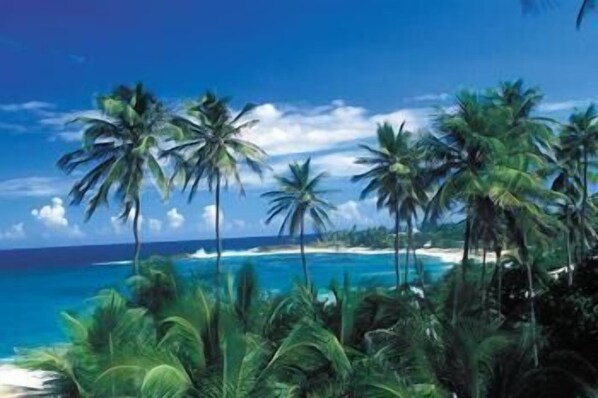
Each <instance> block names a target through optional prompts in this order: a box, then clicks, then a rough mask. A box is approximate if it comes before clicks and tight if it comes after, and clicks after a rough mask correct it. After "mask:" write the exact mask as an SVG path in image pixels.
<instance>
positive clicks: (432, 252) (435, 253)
mask: <svg viewBox="0 0 598 398" xmlns="http://www.w3.org/2000/svg"><path fill="white" fill-rule="evenodd" d="M305 252H306V253H311V254H313V253H329V254H335V253H336V254H357V255H375V254H392V253H394V250H392V249H370V248H366V247H344V246H338V247H334V246H328V247H318V246H307V247H306V248H305ZM401 253H402V254H404V253H405V250H401ZM281 254H299V247H298V246H296V247H285V248H283V249H280V250H277V249H274V250H263V249H259V248H256V249H249V250H239V251H225V252H223V253H222V257H261V256H272V255H281ZM417 254H420V255H423V256H431V257H437V258H439V259H440V261H442V262H445V263H458V262H460V261H461V257H462V255H463V250H462V249H458V248H455V249H438V248H423V249H418V250H417ZM189 257H190V258H197V259H205V258H215V257H216V253H206V252H205V251H204V250H203V249H199V250H198V251H197V252H195V253H193V254H191V255H189ZM487 257H488V258H487V259H488V261H493V258H494V257H493V255H492V254H491V253H488V256H487Z"/></svg>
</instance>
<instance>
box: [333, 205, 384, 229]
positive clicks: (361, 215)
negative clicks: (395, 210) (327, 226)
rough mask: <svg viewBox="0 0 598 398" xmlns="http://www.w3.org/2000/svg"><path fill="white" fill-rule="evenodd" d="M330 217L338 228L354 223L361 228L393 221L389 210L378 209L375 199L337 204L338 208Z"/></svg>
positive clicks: (347, 226) (348, 226)
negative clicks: (389, 215)
mask: <svg viewBox="0 0 598 398" xmlns="http://www.w3.org/2000/svg"><path fill="white" fill-rule="evenodd" d="M330 218H331V220H332V222H333V223H334V226H335V228H337V229H343V228H351V227H352V226H354V225H356V226H357V227H359V228H364V227H375V226H379V225H385V224H388V223H389V221H391V219H390V218H389V217H388V212H387V211H385V210H382V211H378V209H377V208H376V200H375V199H367V200H363V201H355V200H349V201H347V202H344V203H342V204H340V205H337V206H336V210H333V211H332V212H331V213H330Z"/></svg>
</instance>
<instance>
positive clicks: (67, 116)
mask: <svg viewBox="0 0 598 398" xmlns="http://www.w3.org/2000/svg"><path fill="white" fill-rule="evenodd" d="M78 117H90V118H98V119H103V118H105V116H104V114H103V113H102V112H100V111H99V110H96V109H87V110H79V111H72V112H49V113H48V114H46V115H45V117H43V118H41V119H40V120H39V123H40V124H42V125H44V126H50V127H55V128H60V129H62V128H64V126H65V125H67V124H69V123H72V122H73V121H74V120H75V119H76V118H78Z"/></svg>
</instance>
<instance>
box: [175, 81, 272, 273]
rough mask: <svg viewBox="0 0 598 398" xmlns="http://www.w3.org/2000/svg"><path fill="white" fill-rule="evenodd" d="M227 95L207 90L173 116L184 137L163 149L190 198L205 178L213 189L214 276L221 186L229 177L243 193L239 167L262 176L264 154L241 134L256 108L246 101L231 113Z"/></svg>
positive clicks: (219, 250)
mask: <svg viewBox="0 0 598 398" xmlns="http://www.w3.org/2000/svg"><path fill="white" fill-rule="evenodd" d="M228 103H229V98H218V97H217V96H216V95H215V94H214V93H212V92H210V91H208V92H207V93H206V94H205V95H204V96H203V97H202V98H201V99H200V100H199V101H198V102H197V103H195V104H193V105H192V106H191V107H190V108H189V109H188V115H187V116H179V117H176V118H175V120H174V123H175V124H176V125H177V126H179V127H180V128H181V129H182V130H183V134H184V136H183V138H182V140H179V142H177V143H176V144H175V145H174V146H173V147H172V148H170V149H168V150H167V151H165V152H164V156H170V157H171V158H172V159H173V160H174V163H175V170H176V172H175V176H181V177H182V178H183V179H184V189H186V188H189V201H191V200H193V197H194V196H195V194H196V192H197V190H198V188H199V186H200V182H202V181H203V180H206V182H207V185H208V188H209V190H210V191H211V192H214V200H215V207H216V215H215V224H214V230H215V234H216V275H220V273H221V267H220V260H221V257H222V240H221V237H220V228H221V225H220V224H221V221H222V220H221V204H220V194H221V190H222V187H223V185H224V187H225V188H226V187H227V186H228V184H229V182H230V181H231V180H232V181H233V182H235V183H236V184H237V185H238V186H239V188H240V191H241V194H242V195H243V194H244V189H243V182H242V181H241V176H240V173H239V171H240V167H241V165H242V164H243V165H245V166H246V167H247V168H248V169H249V170H250V171H252V172H254V173H256V174H258V175H259V176H260V177H261V176H262V172H263V170H264V168H265V167H266V165H265V159H266V153H265V152H264V151H263V150H262V149H261V148H259V147H258V146H257V145H255V144H253V143H251V142H249V141H246V140H244V139H243V138H242V136H241V134H242V133H243V132H244V131H245V130H247V129H248V128H250V127H251V126H253V125H255V124H256V123H257V122H258V121H257V120H249V121H246V120H243V119H244V117H246V116H247V115H248V113H249V112H251V110H253V108H254V107H255V106H254V105H252V104H246V105H245V106H244V107H243V108H242V109H241V111H240V112H239V113H237V114H236V115H233V113H232V111H231V109H230V107H229V105H228Z"/></svg>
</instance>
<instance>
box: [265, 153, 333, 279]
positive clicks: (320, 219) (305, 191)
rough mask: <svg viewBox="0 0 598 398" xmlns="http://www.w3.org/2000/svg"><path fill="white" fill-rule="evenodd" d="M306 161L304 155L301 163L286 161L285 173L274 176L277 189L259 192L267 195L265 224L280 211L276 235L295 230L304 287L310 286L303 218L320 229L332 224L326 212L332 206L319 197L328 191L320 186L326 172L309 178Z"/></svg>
mask: <svg viewBox="0 0 598 398" xmlns="http://www.w3.org/2000/svg"><path fill="white" fill-rule="evenodd" d="M310 163H311V159H310V158H308V159H307V160H306V161H305V162H304V163H302V164H299V163H292V164H290V165H289V170H290V174H289V176H276V180H277V181H278V184H279V186H280V189H279V190H276V191H270V192H266V193H264V194H262V196H263V197H266V198H270V208H269V209H268V218H267V219H266V223H267V224H269V223H270V222H272V220H274V219H275V218H276V217H278V216H283V214H284V218H283V220H282V223H281V225H280V230H279V232H278V233H279V235H280V234H282V233H283V232H284V230H285V229H287V230H288V231H289V234H290V235H291V236H295V235H296V234H297V233H299V245H300V248H301V264H302V266H303V276H304V278H305V284H306V286H307V287H308V288H309V287H310V286H311V281H310V278H309V272H308V269H307V260H306V259H305V218H306V217H309V219H310V221H311V223H312V225H313V227H314V228H315V229H316V230H317V231H318V232H321V231H323V230H325V229H326V228H327V227H328V226H330V225H331V224H332V223H331V221H330V217H329V216H328V213H327V212H328V211H330V210H333V209H334V208H335V207H334V206H333V205H332V204H330V203H329V202H328V201H326V200H325V199H324V198H323V195H325V194H326V193H327V192H329V191H326V190H322V189H321V188H320V186H321V184H322V181H323V180H324V178H325V177H326V175H327V174H326V173H320V174H317V175H316V176H315V177H312V171H311V167H310Z"/></svg>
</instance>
